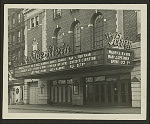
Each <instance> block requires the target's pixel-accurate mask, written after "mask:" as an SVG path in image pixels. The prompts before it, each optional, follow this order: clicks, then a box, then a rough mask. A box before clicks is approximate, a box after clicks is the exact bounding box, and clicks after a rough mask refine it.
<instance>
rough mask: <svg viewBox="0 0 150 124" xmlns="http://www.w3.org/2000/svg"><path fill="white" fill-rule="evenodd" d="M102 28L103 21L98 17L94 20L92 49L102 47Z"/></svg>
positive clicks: (100, 16)
mask: <svg viewBox="0 0 150 124" xmlns="http://www.w3.org/2000/svg"><path fill="white" fill-rule="evenodd" d="M103 27H104V19H103V16H102V15H99V16H97V17H96V18H95V20H94V26H93V28H94V30H93V33H94V45H93V46H94V48H95V49H97V48H100V47H103Z"/></svg>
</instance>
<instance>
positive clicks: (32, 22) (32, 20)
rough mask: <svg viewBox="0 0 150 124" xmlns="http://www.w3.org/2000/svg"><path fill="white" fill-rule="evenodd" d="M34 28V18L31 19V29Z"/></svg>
mask: <svg viewBox="0 0 150 124" xmlns="http://www.w3.org/2000/svg"><path fill="white" fill-rule="evenodd" d="M33 27H34V18H32V19H31V28H33Z"/></svg>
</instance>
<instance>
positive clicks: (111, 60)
mask: <svg viewBox="0 0 150 124" xmlns="http://www.w3.org/2000/svg"><path fill="white" fill-rule="evenodd" d="M106 53H107V60H106V63H107V64H110V65H131V58H132V57H131V56H132V53H131V51H122V50H115V49H107V51H106Z"/></svg>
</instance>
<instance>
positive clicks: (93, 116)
mask: <svg viewBox="0 0 150 124" xmlns="http://www.w3.org/2000/svg"><path fill="white" fill-rule="evenodd" d="M8 8H32V9H34V8H35V9H56V8H60V9H95V8H96V9H109V10H110V9H113V10H119V9H120V10H141V82H142V83H141V114H69V113H68V114H65V113H62V114H60V113H8ZM3 42H4V49H3V51H4V53H3V109H2V118H3V119H71V120H72V119H79V120H145V119H146V112H147V5H146V4H5V5H4V41H3Z"/></svg>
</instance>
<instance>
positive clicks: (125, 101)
mask: <svg viewBox="0 0 150 124" xmlns="http://www.w3.org/2000/svg"><path fill="white" fill-rule="evenodd" d="M130 89H131V88H130V85H129V82H125V81H122V82H120V105H129V104H130V101H131V100H130V99H131V97H130V96H131V91H130Z"/></svg>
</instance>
